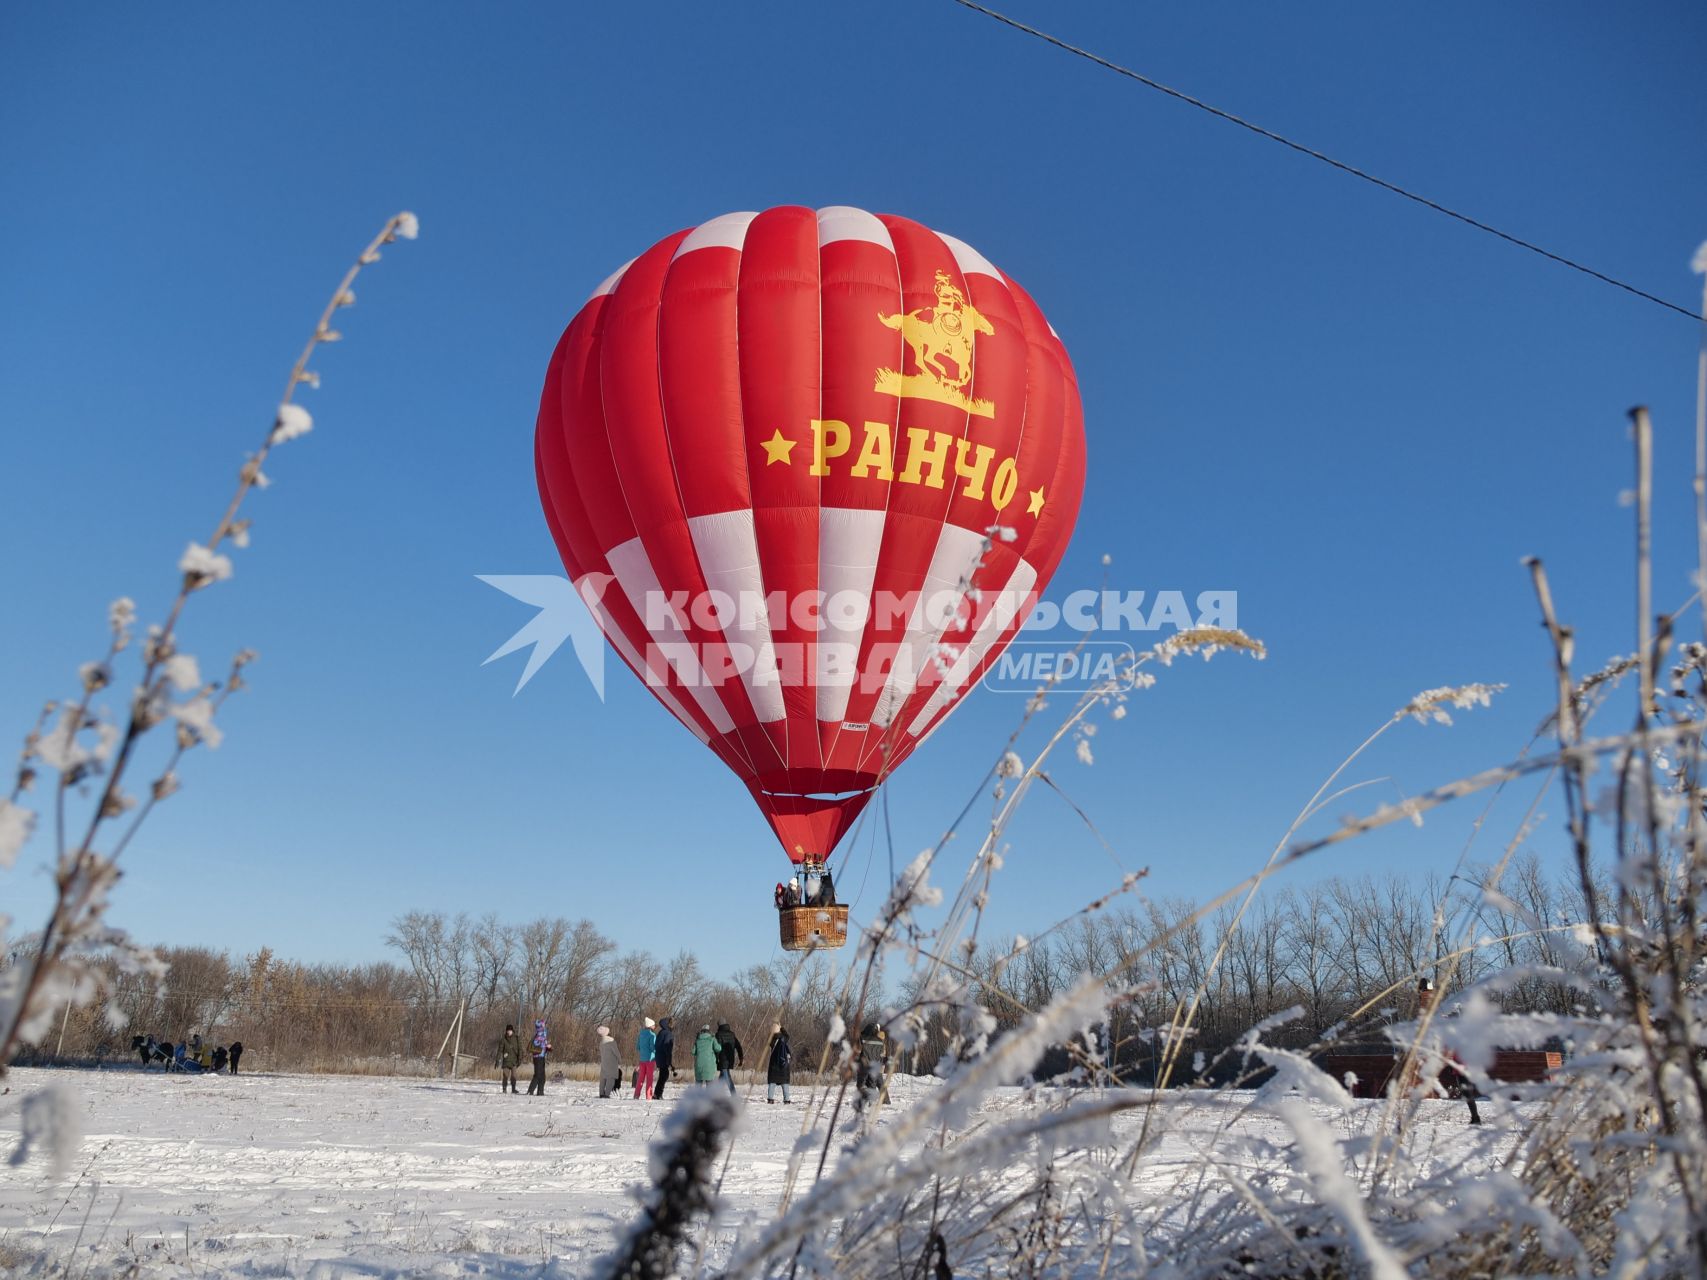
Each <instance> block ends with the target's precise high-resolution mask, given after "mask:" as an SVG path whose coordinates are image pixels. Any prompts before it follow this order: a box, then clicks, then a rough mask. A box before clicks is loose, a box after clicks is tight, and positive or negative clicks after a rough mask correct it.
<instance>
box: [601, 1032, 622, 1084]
mask: <svg viewBox="0 0 1707 1280" xmlns="http://www.w3.org/2000/svg"><path fill="white" fill-rule="evenodd" d="M621 1083H622V1059H621V1058H619V1057H618V1056H617V1052H616V1041H615V1040H613V1039H612V1038H611V1033H610V1028H609V1027H600V1028H599V1097H601V1098H608V1097H610V1096H611V1094H613V1093H615V1092H616V1091H617V1088H618V1086H619V1085H620V1084H621Z"/></svg>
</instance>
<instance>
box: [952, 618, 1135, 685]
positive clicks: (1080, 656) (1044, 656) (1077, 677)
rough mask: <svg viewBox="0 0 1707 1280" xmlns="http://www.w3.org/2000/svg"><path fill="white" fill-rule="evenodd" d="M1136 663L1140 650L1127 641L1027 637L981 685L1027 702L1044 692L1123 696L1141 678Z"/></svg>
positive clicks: (993, 667)
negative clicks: (1069, 641) (1093, 691)
mask: <svg viewBox="0 0 1707 1280" xmlns="http://www.w3.org/2000/svg"><path fill="white" fill-rule="evenodd" d="M1137 661H1138V652H1137V650H1136V649H1134V648H1133V647H1132V646H1131V645H1129V644H1127V643H1126V642H1125V641H1123V640H1084V639H1081V640H1079V641H1078V642H1077V643H1074V644H1062V643H1060V642H1058V641H1054V640H1027V639H1025V638H1024V635H1023V633H1022V635H1021V637H1020V638H1019V639H1017V640H1015V641H1014V642H1013V643H1012V644H1010V645H1009V646H1008V647H1007V648H1006V649H1003V650H1002V652H1001V653H1000V654H999V655H998V656H997V658H996V660H995V661H994V662H992V663H991V664H990V665H989V666H988V667H986V668H985V670H984V674H983V676H981V677H980V678H979V681H978V683H979V684H981V685H982V686H983V687H984V688H986V689H988V690H990V691H991V692H992V693H1023V694H1025V695H1026V696H1028V697H1029V696H1030V695H1032V694H1034V693H1036V692H1037V691H1038V690H1039V689H1050V690H1053V691H1059V692H1062V693H1084V692H1087V691H1088V690H1091V689H1107V690H1108V691H1109V692H1110V693H1124V692H1126V691H1127V690H1129V689H1131V688H1132V684H1133V681H1134V679H1135V678H1136V676H1137V671H1136V670H1135V669H1134V668H1135V664H1136V663H1137Z"/></svg>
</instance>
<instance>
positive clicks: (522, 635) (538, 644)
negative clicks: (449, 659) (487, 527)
mask: <svg viewBox="0 0 1707 1280" xmlns="http://www.w3.org/2000/svg"><path fill="white" fill-rule="evenodd" d="M475 576H476V577H477V578H479V579H480V581H482V582H484V583H486V584H487V585H488V586H493V587H496V588H498V590H500V591H502V592H503V593H504V594H505V595H507V596H509V597H510V598H511V599H514V600H520V601H521V602H522V603H523V604H531V605H533V606H534V607H535V608H536V609H538V610H539V612H538V613H536V614H535V615H534V616H533V620H532V621H530V622H529V623H528V624H527V625H526V626H524V627H522V628H521V629H520V630H519V631H517V632H516V633H515V635H513V636H511V637H510V638H509V639H508V640H506V641H504V643H503V644H501V645H499V646H498V647H497V648H496V649H494V650H493V651H492V653H491V655H490V656H489V657H488V658H487V659H486V662H482V663H481V664H480V665H481V666H485V665H486V663H488V662H495V661H497V660H498V659H499V658H503V657H507V656H509V655H510V654H512V653H514V652H515V651H516V650H518V649H521V648H524V647H526V646H529V645H531V646H532V649H531V651H530V652H529V653H528V660H527V665H526V666H525V667H523V668H522V675H521V679H519V680H517V681H516V689H515V693H512V694H511V695H510V696H511V697H512V698H513V697H515V694H516V693H520V692H521V691H522V690H523V689H524V688H526V687H527V682H528V681H529V680H532V679H533V678H534V676H536V675H538V674H539V669H540V668H541V667H543V666H544V665H545V664H546V662H547V661H548V660H549V659H550V657H551V655H552V654H554V653H556V652H557V651H558V650H559V649H561V648H562V647H563V642H564V641H565V640H568V641H570V642H571V643H572V644H573V646H574V649H575V657H576V659H577V660H578V661H579V662H580V664H581V670H582V671H584V672H586V673H587V680H588V681H589V682H590V683H591V684H592V686H593V692H595V693H596V694H598V695H599V701H600V702H603V701H604V698H605V634H604V632H603V631H602V630H600V629H599V624H598V622H597V621H596V620H595V619H594V616H593V615H594V614H595V613H596V612H597V611H598V608H599V606H600V604H601V602H602V601H603V599H604V594H605V590H606V589H607V588H608V587H609V586H610V584H611V583H613V582H615V581H616V579H615V578H614V577H612V576H611V575H610V574H608V573H589V574H587V575H586V576H585V577H583V578H582V579H581V590H580V592H579V593H577V592H576V590H575V584H574V583H572V582H570V581H569V579H567V578H565V577H563V576H562V575H561V574H556V573H519V574H518V573H512V574H503V573H494V574H485V573H481V574H476V575H475Z"/></svg>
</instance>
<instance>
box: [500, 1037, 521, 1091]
mask: <svg viewBox="0 0 1707 1280" xmlns="http://www.w3.org/2000/svg"><path fill="white" fill-rule="evenodd" d="M521 1065H522V1038H521V1037H520V1036H518V1035H517V1034H516V1026H515V1023H513V1022H512V1023H507V1024H506V1025H505V1027H504V1038H503V1039H501V1040H499V1041H498V1092H499V1093H506V1092H507V1093H514V1092H515V1091H516V1068H517V1067H519V1066H521Z"/></svg>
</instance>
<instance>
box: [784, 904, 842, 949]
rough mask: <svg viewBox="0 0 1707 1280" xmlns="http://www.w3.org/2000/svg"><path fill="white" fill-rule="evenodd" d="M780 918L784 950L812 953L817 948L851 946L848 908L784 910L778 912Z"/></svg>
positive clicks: (794, 908) (791, 908)
mask: <svg viewBox="0 0 1707 1280" xmlns="http://www.w3.org/2000/svg"><path fill="white" fill-rule="evenodd" d="M777 917H778V919H779V921H780V923H781V925H782V949H783V950H784V951H810V950H812V949H813V948H814V947H840V946H845V945H846V944H847V940H848V909H847V908H846V907H843V906H834V907H784V908H783V909H782V910H781V911H778V912H777Z"/></svg>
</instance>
